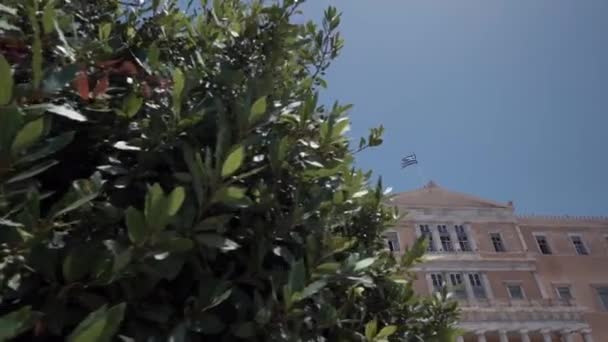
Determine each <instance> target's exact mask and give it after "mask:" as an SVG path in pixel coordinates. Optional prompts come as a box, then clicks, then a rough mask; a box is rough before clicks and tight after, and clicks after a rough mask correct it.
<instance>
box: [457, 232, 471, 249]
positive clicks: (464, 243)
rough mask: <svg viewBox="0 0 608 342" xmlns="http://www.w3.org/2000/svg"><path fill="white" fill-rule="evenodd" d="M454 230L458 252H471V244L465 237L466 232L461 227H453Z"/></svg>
mask: <svg viewBox="0 0 608 342" xmlns="http://www.w3.org/2000/svg"><path fill="white" fill-rule="evenodd" d="M454 229H455V230H456V237H458V244H459V245H460V250H461V251H465V252H470V251H471V243H470V242H469V237H468V236H467V232H466V230H465V229H464V227H463V226H454Z"/></svg>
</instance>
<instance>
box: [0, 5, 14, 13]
mask: <svg viewBox="0 0 608 342" xmlns="http://www.w3.org/2000/svg"><path fill="white" fill-rule="evenodd" d="M0 11H1V12H4V13H8V14H11V15H17V9H16V8H13V7H8V6H6V5H3V4H0Z"/></svg>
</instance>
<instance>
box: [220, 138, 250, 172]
mask: <svg viewBox="0 0 608 342" xmlns="http://www.w3.org/2000/svg"><path fill="white" fill-rule="evenodd" d="M244 157H245V148H244V147H243V145H238V146H236V147H235V148H233V149H232V152H230V154H228V157H227V158H226V160H225V161H224V165H222V177H228V176H230V175H232V174H233V173H234V172H235V171H236V170H238V169H239V168H240V167H241V165H242V164H243V159H244Z"/></svg>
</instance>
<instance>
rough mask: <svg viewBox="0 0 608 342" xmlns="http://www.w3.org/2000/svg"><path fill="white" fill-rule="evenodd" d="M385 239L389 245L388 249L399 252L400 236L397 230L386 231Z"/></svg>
mask: <svg viewBox="0 0 608 342" xmlns="http://www.w3.org/2000/svg"><path fill="white" fill-rule="evenodd" d="M384 240H386V244H387V245H388V249H389V250H390V251H391V252H399V251H400V246H399V237H398V236H397V233H396V232H387V233H384Z"/></svg>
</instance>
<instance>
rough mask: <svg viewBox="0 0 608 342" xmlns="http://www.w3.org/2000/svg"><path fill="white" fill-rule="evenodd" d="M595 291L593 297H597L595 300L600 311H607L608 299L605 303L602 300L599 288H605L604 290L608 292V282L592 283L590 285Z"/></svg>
mask: <svg viewBox="0 0 608 342" xmlns="http://www.w3.org/2000/svg"><path fill="white" fill-rule="evenodd" d="M591 287H592V288H593V290H594V292H595V297H596V298H597V302H598V305H599V307H600V310H601V311H602V312H608V301H607V302H606V303H604V302H603V301H602V297H601V296H600V293H599V292H600V291H599V290H600V289H606V292H607V293H608V284H596V285H592V286H591Z"/></svg>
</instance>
